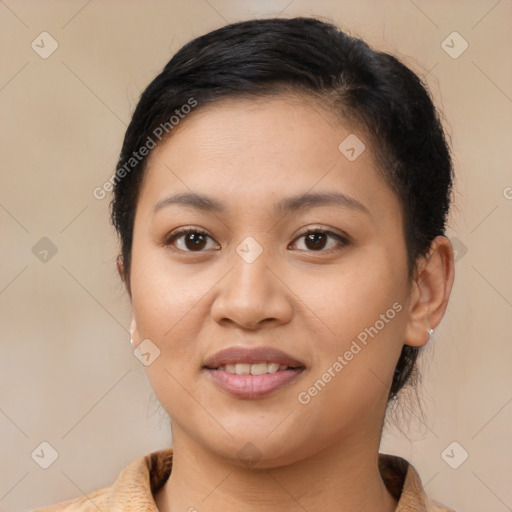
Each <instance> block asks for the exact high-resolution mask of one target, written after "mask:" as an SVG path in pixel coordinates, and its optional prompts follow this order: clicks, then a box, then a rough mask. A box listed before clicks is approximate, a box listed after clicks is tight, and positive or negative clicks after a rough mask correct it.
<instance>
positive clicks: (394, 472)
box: [35, 448, 454, 512]
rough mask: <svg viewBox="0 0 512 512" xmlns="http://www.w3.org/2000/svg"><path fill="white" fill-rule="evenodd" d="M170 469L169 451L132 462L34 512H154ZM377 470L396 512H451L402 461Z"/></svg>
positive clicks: (386, 458)
mask: <svg viewBox="0 0 512 512" xmlns="http://www.w3.org/2000/svg"><path fill="white" fill-rule="evenodd" d="M171 469H172V448H170V449H166V450H159V451H156V452H153V453H150V454H148V455H145V456H144V457H141V458H140V459H138V460H136V461H135V462H132V463H131V464H130V465H129V466H128V467H126V468H125V469H124V470H123V471H121V473H120V474H119V477H118V478H117V480H116V481H115V482H114V484H113V485H112V486H110V487H105V488H103V489H100V490H98V491H94V492H92V493H89V494H88V495H87V496H85V495H84V496H82V497H80V498H76V499H72V500H68V501H64V502H62V503H59V504H57V505H53V506H51V507H46V508H42V509H38V510H36V511H35V512H98V510H101V512H158V509H157V507H156V505H155V500H154V498H153V496H154V494H156V492H157V491H158V490H159V489H160V488H161V487H162V486H163V485H164V483H165V482H166V480H167V479H168V478H169V475H170V473H171ZM379 469H380V472H381V475H382V478H383V480H384V482H385V483H386V486H387V487H388V489H389V492H390V493H391V494H392V495H393V496H394V497H395V499H396V500H398V506H397V508H396V512H454V511H453V509H451V508H448V507H445V506H443V505H441V504H440V503H437V502H435V501H432V500H430V499H429V498H428V497H427V495H426V494H425V492H424V490H423V487H422V485H421V481H420V478H419V476H418V473H417V472H416V470H415V469H414V468H413V467H412V466H411V465H410V464H409V463H408V462H407V461H406V460H404V459H402V458H400V457H395V456H392V455H384V454H379Z"/></svg>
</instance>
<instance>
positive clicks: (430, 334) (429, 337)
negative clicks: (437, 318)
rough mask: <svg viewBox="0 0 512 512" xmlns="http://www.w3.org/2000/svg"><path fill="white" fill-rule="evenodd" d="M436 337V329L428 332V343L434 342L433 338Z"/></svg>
mask: <svg viewBox="0 0 512 512" xmlns="http://www.w3.org/2000/svg"><path fill="white" fill-rule="evenodd" d="M433 335H434V329H429V330H428V343H430V342H431V341H432V336H433Z"/></svg>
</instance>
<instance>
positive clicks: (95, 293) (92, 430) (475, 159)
mask: <svg viewBox="0 0 512 512" xmlns="http://www.w3.org/2000/svg"><path fill="white" fill-rule="evenodd" d="M310 14H313V15H320V16H326V17H330V18H331V19H332V20H333V21H335V22H336V23H337V24H339V25H340V26H342V27H344V28H345V29H348V30H350V31H351V32H352V33H354V34H356V35H360V36H362V37H364V38H365V39H366V40H367V41H368V42H370V43H371V44H373V45H375V46H377V47H378V48H382V49H387V50H390V51H393V52H395V53H397V54H398V55H399V56H401V57H402V58H403V59H404V60H405V61H406V62H407V63H409V65H411V66H412V67H413V68H414V69H415V70H416V71H417V72H418V73H420V74H421V75H423V76H425V79H426V81H427V82H428V84H429V86H430V87H431V89H432V91H433V93H434V95H435V97H436V101H437V102H438V104H439V105H440V106H441V107H442V109H443V110H444V113H445V117H446V125H447V128H448V131H449V133H450V134H451V138H452V144H453V149H454V152H455V162H456V167H457V173H458V182H457V191H456V205H455V209H454V210H453V215H452V217H451V221H450V229H449V232H448V234H449V236H450V238H452V241H453V243H454V244H455V246H456V248H457V251H458V258H459V259H458V261H457V263H456V280H455V286H454V290H453V293H452V298H451V301H450V305H449V308H448V312H447V314H446V317H445V319H444V320H443V322H442V324H441V326H440V328H439V329H438V330H437V332H436V335H435V341H434V343H433V344H432V345H431V346H430V347H429V349H428V351H427V353H426V357H425V358H424V361H425V364H424V365H423V372H424V383H423V386H422V407H423V411H424V417H421V415H420V414H421V413H420V411H419V409H417V408H416V409H413V410H412V411H411V412H410V414H409V416H410V420H408V421H409V422H410V428H409V429H407V425H406V424H405V423H402V428H403V429H405V430H406V432H405V434H407V436H408V437H406V436H405V435H404V434H403V433H400V432H399V430H398V429H397V428H390V429H389V430H388V431H386V433H385V436H384V439H383V446H382V450H383V451H387V452H392V453H396V454H400V455H402V456H404V457H406V458H408V459H409V460H410V461H411V462H412V463H413V464H414V465H415V466H416V468H417V469H418V471H419V472H420V474H421V476H422V479H423V482H424V485H425V487H426V490H427V492H428V493H429V494H430V495H431V496H433V497H435V498H436V499H438V500H440V501H443V502H445V503H447V504H450V505H452V506H453V507H455V508H456V509H457V510H460V511H464V512H477V511H478V512H479V511H482V510H485V511H486V512H493V511H494V512H502V511H506V510H511V509H512V487H511V486H510V481H511V473H512V469H511V465H512V463H511V461H512V442H511V434H510V432H511V426H512V377H511V375H512V372H511V371H510V367H511V363H512V343H511V341H512V340H511V335H510V331H511V328H512V322H511V318H512V315H511V311H512V310H511V308H512V271H511V265H510V255H511V253H512V237H511V236H510V235H511V229H510V228H511V223H510V221H511V217H512V199H511V198H512V188H510V187H512V175H511V172H510V169H511V160H512V157H511V152H510V141H511V132H512V130H511V113H512V71H511V66H510V48H512V30H511V28H512V27H511V21H512V2H510V0H501V1H496V0H479V1H462V0H460V1H448V2H441V1H426V0H414V1H412V0H396V1H388V2H383V1H379V0H365V1H360V0H344V1H343V0H332V1H326V0H324V1H316V2H307V1H305V0H291V1H290V0H276V1H271V0H264V1H236V0H208V1H206V0H189V1H181V0H179V1H173V2H163V1H156V0H154V1H151V2H149V1H148V2H142V1H138V2H135V1H125V2H121V1H108V2H101V1H99V0H92V1H89V2H88V1H86V0H79V1H74V0H73V1H66V2H65V1H45V2H42V1H35V0H34V1H31V2H29V1H15V0H4V1H0V39H1V45H0V46H1V48H2V60H1V69H0V116H1V119H2V137H1V147H0V155H1V187H0V229H1V240H2V245H1V266H0V311H1V327H0V336H1V358H0V444H1V455H0V464H1V467H0V510H2V511H7V510H8V511H13V512H16V511H28V510H33V509H34V508H37V507H40V506H43V505H49V504H52V503H56V502H58V501H62V500H65V499H69V498H72V497H76V496H79V495H81V494H82V493H88V492H90V491H92V490H95V489H98V488H101V487H104V486H107V485H110V484H111V483H112V482H113V481H114V480H115V478H116V477H117V475H118V474H119V472H120V471H121V470H122V469H123V468H124V467H126V466H127V465H128V464H129V463H130V462H131V461H133V460H135V459H137V458H139V457H141V456H143V455H144V454H146V453H149V452H150V451H153V450H157V449H160V448H164V447H167V446H169V445H170V431H169V426H168V422H167V418H166V416H165V414H164V413H163V411H162V409H161V407H160V406H159V405H158V404H157V403H156V401H155V399H154V396H153V394H152V392H151V389H150V387H149V383H148V380H147V378H146V374H145V370H144V367H143V366H142V364H141V363H140V362H139V361H138V360H137V359H136V358H135V357H134V355H133V353H132V351H131V346H130V344H129V335H128V326H129V303H128V301H127V298H126V296H125V295H124V292H123V288H122V286H121V283H120V281H119V279H118V277H117V275H116V272H115V267H114V259H115V255H116V238H115V235H114V233H113V229H112V228H111V227H110V225H109V222H108V211H107V207H108V199H104V200H97V199H95V198H94V197H93V195H92V191H93V189H94V188H95V187H97V186H101V185H102V184H103V183H104V182H105V180H106V179H108V177H109V176H111V174H112V172H113V171H114V168H115V164H116V159H117V155H118V152H119V150H120V145H121V141H122V137H123V135H124V131H125V128H126V125H127V123H128V122H129V119H130V113H131V112H132V111H133V109H134V107H135V105H136V102H137V98H138V96H139V94H140V93H141V91H142V89H143V87H145V85H146V84H147V83H148V82H149V81H150V80H151V79H152V78H153V77H154V76H155V75H156V74H157V73H158V72H159V71H160V70H161V68H162V67H163V65H164V64H165V63H166V62H167V61H168V59H169V58H170V56H171V54H172V53H174V52H175V51H176V50H177V49H178V48H179V47H181V45H183V44H184V43H185V42H186V41H188V40H189V39H191V38H193V37H195V36H198V35H200V34H202V33H204V32H207V31H209V30H211V29H213V28H216V27H219V26H221V25H223V24H225V23H226V22H232V21H236V20H241V19H247V18H251V17H255V16H257V17H260V16H271V15H280V16H284V17H292V16H296V15H310ZM43 31H46V32H48V33H50V34H51V36H52V37H53V38H54V39H55V40H56V41H57V42H58V45H59V46H58V49H57V50H56V51H55V52H54V53H53V54H52V55H51V56H49V57H48V58H47V59H43V58H41V57H40V56H39V55H38V54H37V53H36V52H35V51H34V50H33V49H32V48H31V42H32V41H33V40H36V43H37V41H40V38H39V39H36V38H37V36H38V35H39V34H40V33H41V32H43ZM453 31H457V32H458V33H459V34H460V35H461V36H462V37H463V38H464V40H466V41H467V43H468V44H469V47H468V49H467V50H466V51H465V52H464V53H463V54H462V55H460V56H459V57H458V58H457V59H454V58H452V57H450V56H449V55H448V54H447V53H446V52H445V51H444V50H443V48H442V46H441V43H442V41H443V40H445V38H446V37H447V36H448V35H449V34H451V33H452V32H453ZM455 41H456V42H455V43H454V45H455V49H457V48H461V47H460V46H457V45H460V44H461V41H460V40H455ZM450 44H451V43H450ZM46 48H48V46H46ZM507 187H509V188H507ZM507 197H508V198H507ZM43 237H47V238H48V239H50V240H51V241H52V243H53V244H54V245H55V246H56V248H57V253H56V254H55V255H53V256H52V253H51V252H50V253H48V255H47V256H46V258H47V261H46V262H44V261H40V259H39V258H41V257H44V254H41V253H39V254H38V256H39V258H38V257H36V255H35V254H34V253H33V250H32V248H33V246H34V245H35V244H36V243H37V242H38V241H39V240H40V239H41V238H43ZM41 243H42V244H43V249H41V248H40V247H39V246H37V247H39V251H41V250H44V243H45V242H41ZM35 252H36V253H37V251H35ZM43 441H46V442H48V443H50V445H51V446H52V447H53V448H54V449H55V450H56V451H57V453H58V458H57V460H56V461H55V462H54V463H53V464H52V465H51V466H50V467H49V468H48V469H42V468H41V467H40V466H39V465H38V464H36V462H35V461H34V460H33V459H32V458H31V453H32V452H33V451H34V450H36V448H38V447H39V445H40V443H41V442H43ZM453 441H456V442H458V443H459V444H460V446H461V447H462V448H463V449H464V450H466V451H467V452H468V453H469V457H468V459H467V460H466V461H465V462H464V463H463V464H462V465H460V467H459V468H458V469H452V468H451V467H450V466H449V465H448V464H447V463H446V462H445V460H443V458H442V456H441V454H442V452H443V450H444V449H445V448H446V447H447V446H448V445H450V443H452V442H453ZM462 448H459V447H456V448H455V450H454V452H453V457H452V459H455V460H456V461H457V460H459V458H460V457H461V453H462V451H461V450H462ZM38 451H40V448H38V450H36V452H38ZM46 453H49V451H48V450H47V451H46ZM449 453H450V455H451V454H452V453H451V452H449ZM35 458H36V459H37V457H35Z"/></svg>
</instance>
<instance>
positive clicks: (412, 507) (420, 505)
mask: <svg viewBox="0 0 512 512" xmlns="http://www.w3.org/2000/svg"><path fill="white" fill-rule="evenodd" d="M379 470H380V473H381V475H382V479H383V480H384V482H385V484H386V486H387V488H388V490H389V492H390V493H391V494H392V495H393V497H394V498H395V499H396V500H397V501H398V506H397V508H396V512H415V511H417V512H420V511H421V512H456V511H455V510H454V509H452V508H450V507H447V506H446V505H442V504H441V503H439V502H437V501H435V500H432V499H431V498H430V497H429V496H427V494H426V493H425V490H424V489H423V485H422V483H421V479H420V476H419V475H418V472H417V471H416V469H415V468H414V467H413V466H412V465H411V464H410V463H409V462H408V461H406V460H405V459H402V458H401V457H397V456H394V455H387V454H379Z"/></svg>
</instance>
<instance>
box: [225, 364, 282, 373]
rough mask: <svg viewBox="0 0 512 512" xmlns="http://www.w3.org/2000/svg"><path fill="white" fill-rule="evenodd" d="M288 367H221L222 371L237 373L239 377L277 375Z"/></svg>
mask: <svg viewBox="0 0 512 512" xmlns="http://www.w3.org/2000/svg"><path fill="white" fill-rule="evenodd" d="M287 368H288V366H286V365H285V364H279V363H255V364H248V363H236V364H227V365H226V366H219V368H217V369H218V370H220V371H224V372H227V373H236V374H237V375H264V374H265V373H275V372H277V371H282V370H286V369H287Z"/></svg>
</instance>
